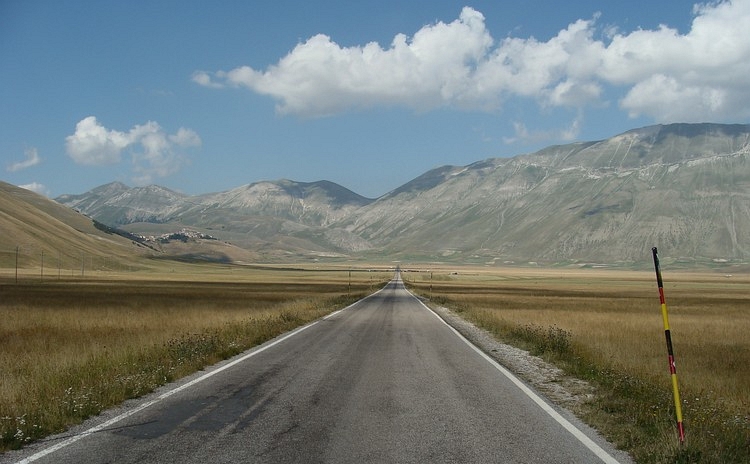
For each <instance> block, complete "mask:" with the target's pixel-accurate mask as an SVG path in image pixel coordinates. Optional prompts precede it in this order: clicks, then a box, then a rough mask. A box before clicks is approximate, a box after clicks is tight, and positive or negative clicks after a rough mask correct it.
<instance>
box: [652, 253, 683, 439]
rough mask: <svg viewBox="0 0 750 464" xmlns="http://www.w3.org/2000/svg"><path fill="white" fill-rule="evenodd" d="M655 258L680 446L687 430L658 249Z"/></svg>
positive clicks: (654, 254)
mask: <svg viewBox="0 0 750 464" xmlns="http://www.w3.org/2000/svg"><path fill="white" fill-rule="evenodd" d="M651 252H652V254H653V256H654V269H656V284H657V285H658V286H659V302H660V303H661V318H662V320H663V321H664V336H665V337H666V339H667V356H668V359H669V374H670V376H671V378H672V395H673V396H674V410H675V415H676V416H677V430H678V432H679V434H680V444H683V443H685V428H684V427H683V425H682V406H681V402H680V389H679V386H678V383H677V367H676V366H675V362H674V351H673V350H672V335H671V333H670V330H669V314H668V312H667V303H666V300H665V299H664V282H663V281H662V278H661V268H660V267H659V256H658V255H657V251H656V247H653V248H651Z"/></svg>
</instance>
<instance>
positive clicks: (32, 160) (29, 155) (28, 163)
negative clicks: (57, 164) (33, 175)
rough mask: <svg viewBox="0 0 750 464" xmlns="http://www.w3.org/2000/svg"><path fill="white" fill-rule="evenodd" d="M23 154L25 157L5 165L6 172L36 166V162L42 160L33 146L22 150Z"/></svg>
mask: <svg viewBox="0 0 750 464" xmlns="http://www.w3.org/2000/svg"><path fill="white" fill-rule="evenodd" d="M23 154H24V155H25V156H26V159H25V160H23V161H19V162H17V163H13V164H11V165H9V166H8V167H7V171H8V172H17V171H21V170H23V169H26V168H30V167H32V166H36V165H37V164H39V163H41V162H42V159H41V158H40V157H39V152H38V151H37V149H36V148H35V147H29V148H27V149H25V150H24V151H23Z"/></svg>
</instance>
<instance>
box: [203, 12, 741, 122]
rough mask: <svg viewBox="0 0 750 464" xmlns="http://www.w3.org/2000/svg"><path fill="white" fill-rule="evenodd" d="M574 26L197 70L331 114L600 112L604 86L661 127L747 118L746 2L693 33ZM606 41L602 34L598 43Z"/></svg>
mask: <svg viewBox="0 0 750 464" xmlns="http://www.w3.org/2000/svg"><path fill="white" fill-rule="evenodd" d="M597 19H598V18H597V16H596V15H595V16H594V17H593V18H592V19H589V20H584V19H581V20H578V21H575V22H573V23H571V24H569V25H568V26H567V27H566V28H564V29H562V30H560V31H559V32H558V33H557V34H556V35H555V36H554V37H552V38H550V39H548V40H546V41H544V40H538V39H535V38H533V37H530V38H518V37H508V38H505V39H503V40H500V41H496V40H494V39H493V38H492V36H491V34H490V32H489V30H488V29H487V27H486V25H485V18H484V16H483V15H482V13H480V12H479V11H476V10H474V9H473V8H470V7H465V8H464V9H463V10H462V11H461V13H460V16H459V17H458V19H456V20H454V21H453V22H450V23H443V22H438V23H436V24H431V25H427V26H424V27H423V28H422V29H420V30H418V31H417V32H416V33H415V34H414V35H413V36H412V37H408V36H406V35H404V34H398V35H396V36H395V37H394V39H393V41H392V43H391V44H390V46H389V47H387V48H384V47H382V46H381V45H379V44H377V43H374V42H372V43H368V44H365V45H361V46H352V47H342V46H340V45H338V44H337V43H336V42H334V41H333V40H332V39H331V38H330V37H328V36H326V35H323V34H319V35H315V36H313V37H311V38H309V39H308V40H307V41H305V42H302V43H300V44H298V45H297V46H296V47H295V48H294V49H293V50H292V51H291V52H289V54H287V55H286V56H285V57H283V58H281V59H280V60H279V61H278V62H277V63H276V64H274V65H271V66H269V67H268V68H266V69H265V70H258V69H253V68H252V67H250V66H239V67H237V68H235V69H232V70H229V71H216V72H206V71H197V72H196V73H194V74H193V77H192V78H193V81H194V82H196V83H197V84H200V85H203V86H208V87H244V88H247V89H250V90H252V91H254V92H257V93H259V94H263V95H268V96H270V97H272V98H274V99H275V100H276V101H277V102H278V104H277V110H278V111H279V112H280V113H282V114H297V115H304V116H325V115H330V114H335V113H339V112H342V111H347V110H350V109H361V108H369V107H374V106H395V105H398V106H404V107H408V108H413V109H415V110H417V111H425V110H430V109H434V108H439V107H445V106H449V107H455V108H461V109H467V110H493V109H498V108H501V107H502V104H503V102H504V101H505V100H507V99H508V98H510V97H521V98H531V99H534V100H535V101H537V102H538V103H539V104H540V105H541V106H543V107H570V108H582V107H585V106H587V105H592V104H593V105H601V104H603V103H606V102H602V99H603V98H605V97H604V95H605V91H606V90H607V89H615V90H619V92H620V93H621V94H623V95H624V97H622V99H621V100H620V101H619V104H620V107H621V108H622V109H623V110H624V111H627V112H628V113H629V114H631V115H633V116H637V115H646V116H649V117H651V118H653V119H655V120H657V121H659V122H669V121H678V120H679V121H696V120H729V119H733V118H734V119H736V118H746V117H748V116H750V79H747V76H748V75H750V40H748V39H747V37H748V31H750V0H731V1H729V0H726V1H719V2H711V3H706V4H701V5H697V6H695V7H694V9H693V21H692V24H691V27H690V30H689V31H688V32H686V33H684V34H681V33H680V32H679V31H678V30H676V29H673V28H670V27H669V26H666V25H662V26H660V27H658V28H656V29H653V30H643V29H639V30H636V31H632V32H629V33H623V32H618V30H617V29H615V28H613V27H611V26H607V27H606V28H605V29H601V28H599V27H598V26H597ZM599 37H602V38H599Z"/></svg>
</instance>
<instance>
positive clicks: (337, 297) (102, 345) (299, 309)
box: [0, 266, 390, 449]
mask: <svg viewBox="0 0 750 464" xmlns="http://www.w3.org/2000/svg"><path fill="white" fill-rule="evenodd" d="M196 269H199V270H200V272H201V273H200V275H198V274H196ZM182 271H184V272H174V273H171V274H169V275H164V274H162V275H156V274H146V275H141V276H139V278H138V280H135V279H134V278H133V276H132V275H130V276H128V278H123V277H122V276H118V277H117V278H112V276H107V278H100V279H99V280H95V281H94V280H82V279H79V280H68V281H65V280H61V281H56V280H55V281H51V282H45V283H43V284H40V283H39V282H38V281H37V282H34V281H33V280H32V281H25V282H21V283H19V284H15V283H14V282H15V281H14V279H7V278H6V279H5V280H0V293H1V294H2V298H1V299H0V321H2V323H1V324H0V378H1V379H2V382H0V440H1V441H0V449H8V448H11V447H17V446H20V445H22V444H23V443H26V442H28V441H30V440H33V439H36V438H39V437H42V436H44V435H46V434H48V433H51V432H55V431H60V430H62V429H64V428H65V427H67V426H69V425H71V424H74V423H77V422H79V421H81V420H82V419H84V418H85V417H87V416H89V415H91V414H96V413H98V412H99V411H101V410H102V409H103V408H107V407H110V406H112V405H115V404H118V403H119V402H121V401H123V400H124V399H127V398H131V397H135V396H138V395H141V394H143V393H146V392H149V391H151V390H153V389H154V388H156V387H157V386H159V385H161V384H163V383H165V382H167V381H170V380H172V379H176V378H179V377H181V376H183V375H186V374H188V373H190V372H194V371H195V370H196V369H200V368H201V367H203V366H205V365H207V364H211V363H214V362H216V361H219V360H221V359H224V358H227V357H229V356H232V355H234V354H237V353H239V352H241V351H243V350H245V349H247V348H249V347H251V346H254V345H257V344H258V343H262V342H263V341H265V340H268V339H270V338H272V337H274V336H276V335H278V334H280V333H282V332H284V331H287V330H290V329H292V328H294V327H296V326H299V325H301V324H304V323H307V322H309V321H311V320H313V319H316V318H318V317H320V316H322V315H324V314H326V313H328V312H330V311H333V310H335V309H337V308H339V307H342V306H343V305H345V304H347V303H348V302H350V301H353V300H354V299H356V298H359V297H361V296H362V295H364V294H365V293H367V292H368V291H369V289H370V288H372V287H373V286H375V285H381V284H382V282H383V281H385V280H387V279H388V278H389V277H390V274H388V273H361V272H355V273H353V274H352V278H351V286H350V284H349V282H350V280H349V272H348V271H345V270H336V271H326V272H323V271H317V272H315V271H302V270H283V269H280V270H257V269H256V270H252V269H244V270H231V269H221V268H216V267H209V266H205V267H199V268H196V267H185V268H184V269H182ZM100 277H101V276H100Z"/></svg>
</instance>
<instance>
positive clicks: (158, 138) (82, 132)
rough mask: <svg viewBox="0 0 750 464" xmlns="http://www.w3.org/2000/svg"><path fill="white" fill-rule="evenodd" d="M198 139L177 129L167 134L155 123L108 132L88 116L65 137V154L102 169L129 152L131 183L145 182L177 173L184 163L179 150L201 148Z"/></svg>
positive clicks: (193, 133)
mask: <svg viewBox="0 0 750 464" xmlns="http://www.w3.org/2000/svg"><path fill="white" fill-rule="evenodd" d="M200 144H201V139H200V137H199V136H198V134H196V133H195V132H194V131H192V130H190V129H185V128H182V127H181V128H180V129H179V130H178V131H177V133H175V134H173V135H169V134H167V133H166V132H165V131H164V130H163V129H162V128H161V126H159V124H158V123H156V122H153V121H149V122H147V123H146V124H142V125H135V126H133V128H132V129H130V130H129V131H128V132H121V131H117V130H113V129H107V128H106V127H104V126H103V125H101V124H100V123H99V121H97V119H96V117H94V116H89V117H87V118H84V119H82V120H81V121H79V122H78V124H76V130H75V133H74V134H73V135H69V136H68V137H66V138H65V147H66V150H67V153H68V155H69V156H70V157H71V158H72V159H73V161H75V162H76V163H78V164H83V165H90V166H102V165H109V164H116V163H119V162H120V161H121V160H122V152H123V151H124V150H125V149H129V153H130V154H131V156H132V161H133V170H134V173H135V177H134V182H136V183H138V184H143V183H148V182H151V181H152V180H153V178H154V177H166V176H168V175H170V174H174V173H175V172H177V171H178V170H179V169H180V168H182V166H184V165H185V163H186V162H187V156H186V155H185V154H184V153H183V152H182V151H180V150H178V149H179V148H188V147H194V146H200Z"/></svg>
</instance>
